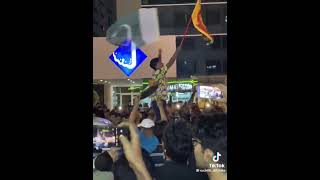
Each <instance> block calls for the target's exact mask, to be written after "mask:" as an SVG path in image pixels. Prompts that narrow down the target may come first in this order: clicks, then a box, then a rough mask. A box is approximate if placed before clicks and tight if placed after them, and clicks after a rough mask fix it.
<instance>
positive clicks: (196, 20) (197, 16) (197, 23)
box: [191, 0, 213, 44]
mask: <svg viewBox="0 0 320 180" xmlns="http://www.w3.org/2000/svg"><path fill="white" fill-rule="evenodd" d="M191 18H192V23H193V25H194V27H195V28H196V29H197V30H198V31H199V32H200V33H201V34H202V35H203V36H204V37H205V39H208V40H209V44H212V43H213V37H212V36H210V34H209V32H208V30H207V27H206V25H204V23H203V20H202V16H201V0H197V3H196V6H195V7H194V10H193V12H192V15H191Z"/></svg>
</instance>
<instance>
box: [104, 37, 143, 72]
mask: <svg viewBox="0 0 320 180" xmlns="http://www.w3.org/2000/svg"><path fill="white" fill-rule="evenodd" d="M146 58H147V55H146V54H145V53H144V52H143V51H141V50H140V49H139V48H137V47H136V45H135V43H134V42H132V41H129V40H127V41H125V42H123V43H122V44H121V45H120V46H119V47H118V48H117V49H116V50H115V51H114V52H113V53H112V54H111V55H110V56H109V59H110V60H111V61H112V62H113V63H114V64H115V65H116V66H117V67H118V68H119V69H120V70H121V71H122V72H123V73H124V74H126V75H127V76H128V77H130V75H131V74H132V73H133V72H134V71H135V70H136V69H137V68H138V67H139V66H140V64H142V63H143V61H144V60H146Z"/></svg>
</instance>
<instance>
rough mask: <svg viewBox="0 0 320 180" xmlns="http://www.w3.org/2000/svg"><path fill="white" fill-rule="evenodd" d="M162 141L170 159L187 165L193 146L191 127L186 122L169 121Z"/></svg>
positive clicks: (179, 120) (180, 120) (178, 120)
mask: <svg viewBox="0 0 320 180" xmlns="http://www.w3.org/2000/svg"><path fill="white" fill-rule="evenodd" d="M162 139H163V144H164V148H165V150H166V155H167V156H168V157H170V158H171V159H172V160H173V161H175V162H178V163H187V160H188V158H189V156H190V154H191V153H193V145H192V132H191V127H190V125H189V124H188V123H187V122H186V121H185V120H182V119H177V120H171V121H169V124H168V125H167V127H166V128H165V130H164V133H163V137H162Z"/></svg>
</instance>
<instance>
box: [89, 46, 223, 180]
mask: <svg viewBox="0 0 320 180" xmlns="http://www.w3.org/2000/svg"><path fill="white" fill-rule="evenodd" d="M179 50H180V48H178V50H177V51H176V53H175V54H174V55H173V56H172V58H171V59H170V60H169V62H168V63H167V64H166V65H163V64H162V62H161V51H159V57H158V58H155V59H152V60H151V61H150V67H151V68H152V69H154V70H155V73H154V78H153V79H154V82H152V83H151V84H150V86H153V84H154V86H157V90H156V91H155V92H154V93H152V95H151V96H150V97H151V99H152V103H151V104H152V105H151V107H150V108H142V107H141V106H140V96H136V97H135V98H134V102H133V106H128V107H126V108H123V109H119V108H115V109H113V110H109V109H108V108H107V107H106V106H104V105H101V104H97V103H96V100H97V98H96V97H94V110H93V111H94V114H95V116H97V117H102V118H106V119H108V120H110V121H111V122H112V125H113V126H117V127H125V128H128V129H129V131H130V136H129V137H126V136H123V135H120V137H119V139H120V142H121V144H122V152H123V153H119V151H118V150H111V151H106V152H104V153H102V154H100V155H99V156H98V157H97V158H96V161H95V164H96V169H98V170H101V171H112V173H113V175H114V180H131V179H132V180H136V179H137V180H152V179H156V180H179V179H181V180H182V179H183V180H188V179H190V180H194V179H209V180H226V179H227V171H226V170H227V129H226V128H227V126H226V125H227V113H226V112H225V110H224V109H223V108H221V107H218V106H217V107H214V106H212V107H210V108H207V109H206V110H205V111H203V110H202V111H201V110H200V108H199V107H198V105H197V103H193V99H194V95H195V93H196V89H194V91H193V93H192V96H191V98H190V100H189V101H188V102H185V103H182V104H181V105H180V106H177V105H176V104H173V103H171V102H170V101H169V103H168V104H167V99H166V98H167V93H166V79H165V75H166V72H167V70H168V69H169V68H170V67H171V65H172V64H173V62H174V61H175V59H176V56H177V53H178V52H179ZM94 96H97V94H96V93H94ZM159 146H160V147H161V149H162V150H163V152H164V155H165V161H164V163H163V165H162V166H160V167H155V163H154V162H153V160H152V158H151V156H150V155H151V154H152V153H153V152H155V151H156V150H157V148H158V147H159Z"/></svg>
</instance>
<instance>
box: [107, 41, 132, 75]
mask: <svg viewBox="0 0 320 180" xmlns="http://www.w3.org/2000/svg"><path fill="white" fill-rule="evenodd" d="M112 55H113V58H114V60H115V61H116V62H117V63H118V64H119V65H121V66H123V67H125V68H128V69H133V68H135V67H136V65H137V52H136V45H135V43H134V42H132V41H131V62H130V64H127V63H125V59H124V58H120V59H118V58H117V56H116V54H115V53H114V52H113V53H112Z"/></svg>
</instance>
